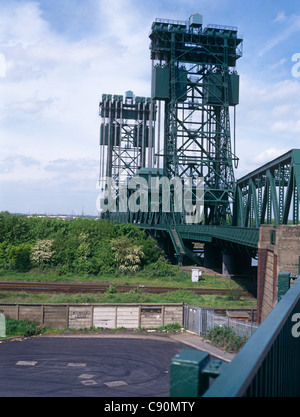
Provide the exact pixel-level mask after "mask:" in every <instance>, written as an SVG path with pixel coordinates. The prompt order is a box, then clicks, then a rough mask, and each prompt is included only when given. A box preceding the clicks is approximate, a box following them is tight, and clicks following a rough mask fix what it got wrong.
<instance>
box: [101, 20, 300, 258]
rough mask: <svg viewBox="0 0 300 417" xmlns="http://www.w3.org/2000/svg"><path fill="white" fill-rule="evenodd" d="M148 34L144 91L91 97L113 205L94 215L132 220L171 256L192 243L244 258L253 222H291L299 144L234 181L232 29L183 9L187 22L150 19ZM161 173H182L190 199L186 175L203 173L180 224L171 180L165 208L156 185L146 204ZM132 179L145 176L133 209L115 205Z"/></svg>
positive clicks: (254, 243) (237, 40) (297, 193)
mask: <svg viewBox="0 0 300 417" xmlns="http://www.w3.org/2000/svg"><path fill="white" fill-rule="evenodd" d="M150 39H151V45H150V51H151V59H152V86H151V87H152V88H151V99H148V98H140V97H134V96H133V95H131V94H129V95H127V96H126V99H125V103H123V98H122V96H107V95H104V96H103V100H102V102H101V103H100V115H101V117H102V123H101V134H100V145H101V146H100V147H101V155H102V156H101V165H100V171H101V172H102V176H103V175H104V176H105V175H106V176H108V177H112V178H113V179H114V181H115V183H116V188H117V194H116V195H117V202H116V209H115V210H112V211H110V212H106V213H104V214H102V215H103V216H107V217H109V218H110V219H111V220H112V221H117V222H120V223H121V222H122V223H123V222H124V223H133V224H136V225H138V226H139V227H141V228H144V229H145V230H147V231H148V232H149V233H151V234H152V235H154V236H155V237H157V238H158V239H160V240H165V239H167V238H168V239H169V241H170V242H171V244H172V246H173V248H174V249H173V250H175V252H176V254H177V255H178V257H179V258H180V259H182V257H184V256H187V257H189V258H190V259H192V261H193V262H197V263H199V258H198V257H196V256H195V255H194V253H193V251H192V248H193V242H204V243H205V244H206V245H207V246H208V247H209V245H211V246H212V247H213V248H216V247H218V248H221V250H223V251H224V250H226V249H227V248H231V249H233V250H234V251H236V250H240V251H241V250H242V251H244V252H247V254H249V256H251V257H254V256H255V255H256V252H257V247H258V239H259V227H260V225H262V224H265V223H267V224H273V225H274V226H275V227H276V226H277V225H280V224H288V223H291V224H299V198H300V189H299V187H300V150H291V151H290V152H288V153H286V154H284V155H282V156H281V157H279V158H277V159H275V160H274V161H271V162H269V163H268V164H265V165H264V166H262V167H260V168H258V169H257V170H255V171H253V172H251V173H249V174H248V175H246V176H244V177H243V178H241V179H239V180H237V181H236V180H235V178H234V167H236V166H237V162H238V158H237V157H236V155H235V152H234V149H233V150H232V145H231V127H230V120H231V115H230V112H229V109H230V108H233V110H234V121H235V108H236V105H237V104H238V102H239V76H238V74H237V71H236V68H235V65H236V61H237V59H238V58H240V57H241V55H242V39H241V37H239V36H238V34H237V29H236V28H234V27H226V26H216V25H209V26H207V27H206V28H203V27H202V17H201V16H200V15H192V16H191V18H190V20H189V22H182V21H170V20H165V19H156V21H155V22H153V24H152V28H151V33H150ZM162 115H163V117H162ZM161 136H163V139H162V140H161ZM233 148H234V147H233ZM165 177H166V178H168V180H170V181H171V180H172V179H174V178H179V180H180V181H181V184H183V183H184V181H185V179H186V178H191V179H192V181H193V183H192V186H191V189H192V194H191V196H190V197H189V198H190V199H191V200H192V201H193V202H194V203H195V200H197V195H196V193H195V181H196V180H197V179H199V178H200V177H201V178H203V181H204V190H203V195H202V201H203V206H204V209H203V213H202V214H203V215H202V216H201V217H199V218H198V219H196V220H195V221H193V222H192V223H187V222H186V217H185V215H184V214H185V213H184V208H183V209H182V212H178V211H176V210H175V187H173V188H172V187H171V191H170V205H169V209H168V210H163V209H162V208H163V195H162V193H161V188H159V191H158V194H159V198H158V201H156V209H155V210H153V207H154V206H153V201H152V195H150V192H149V190H150V189H151V184H152V180H153V179H156V180H158V181H160V180H161V179H162V178H165ZM132 178H133V179H134V178H140V179H143V181H144V183H143V184H146V185H148V191H146V192H144V194H143V193H142V192H141V193H140V194H139V197H138V198H136V200H139V201H141V200H142V199H144V200H143V201H144V204H143V205H140V208H139V209H138V210H134V211H132V210H129V209H128V208H127V209H125V210H124V205H123V206H122V209H121V202H122V201H124V199H125V201H126V202H127V201H128V198H130V196H132V194H133V191H132V190H131V191H130V190H129V189H128V188H127V185H128V180H129V179H132ZM141 189H142V187H141V186H140V190H141ZM121 196H122V198H121ZM122 199H123V200H122ZM145 201H146V203H145Z"/></svg>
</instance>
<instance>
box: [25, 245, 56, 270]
mask: <svg viewBox="0 0 300 417" xmlns="http://www.w3.org/2000/svg"><path fill="white" fill-rule="evenodd" d="M52 245H53V240H51V239H44V240H38V241H37V242H36V244H35V245H34V247H33V248H32V255H31V259H32V261H33V262H35V263H36V264H38V265H44V264H47V263H49V262H50V260H51V258H52V255H53V253H54V251H53V250H51V249H52Z"/></svg>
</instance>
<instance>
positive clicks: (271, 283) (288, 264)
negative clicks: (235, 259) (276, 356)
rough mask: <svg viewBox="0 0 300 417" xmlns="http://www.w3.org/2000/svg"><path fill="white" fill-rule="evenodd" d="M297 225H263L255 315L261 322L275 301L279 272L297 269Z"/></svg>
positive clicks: (299, 227) (299, 244) (299, 234)
mask: <svg viewBox="0 0 300 417" xmlns="http://www.w3.org/2000/svg"><path fill="white" fill-rule="evenodd" d="M299 255H300V225H279V226H276V227H275V226H273V225H262V226H261V227H260V229H259V242H258V266H257V318H258V321H259V322H262V321H263V320H264V319H265V318H266V317H267V315H268V314H269V313H270V312H271V311H272V309H273V308H274V307H275V305H276V304H277V300H278V288H277V285H278V273H279V272H289V273H291V274H294V275H297V274H298V273H299Z"/></svg>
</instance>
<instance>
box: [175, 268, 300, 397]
mask: <svg viewBox="0 0 300 417" xmlns="http://www.w3.org/2000/svg"><path fill="white" fill-rule="evenodd" d="M279 275H280V274H279ZM286 275H287V274H286V273H285V278H286ZM288 275H289V274H288ZM279 281H280V279H279ZM299 353H300V276H297V279H296V281H295V282H294V284H293V285H292V286H291V288H289V289H288V291H287V292H286V294H285V295H284V296H283V297H282V298H281V300H280V301H279V302H278V304H277V305H276V306H275V307H274V309H273V310H272V311H271V313H270V314H269V315H268V316H267V317H266V319H265V320H264V321H263V323H262V324H261V325H260V326H259V328H258V329H257V330H256V331H255V333H254V334H253V335H252V336H251V337H250V339H249V340H248V341H247V342H246V344H245V345H244V346H243V348H242V349H241V350H240V352H239V353H238V354H237V355H236V356H235V357H234V359H233V360H232V362H231V363H228V364H226V366H221V365H222V364H219V363H217V364H215V363H214V362H215V361H210V362H209V358H208V356H209V355H208V353H206V354H204V352H200V351H196V350H192V351H183V353H182V355H181V354H177V355H176V356H175V357H174V358H173V360H172V363H171V384H170V394H171V396H174V397H176V396H194V397H300V378H299V375H300V355H299ZM212 369H214V374H213V373H212ZM179 376H180V378H179ZM209 376H213V377H214V378H216V379H215V381H214V382H213V384H212V385H211V386H210V387H209V384H208V377H209Z"/></svg>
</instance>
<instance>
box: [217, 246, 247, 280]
mask: <svg viewBox="0 0 300 417" xmlns="http://www.w3.org/2000/svg"><path fill="white" fill-rule="evenodd" d="M251 259H252V258H251V256H250V255H249V254H247V253H246V251H245V252H240V251H238V250H233V249H229V248H225V249H223V252H222V275H223V276H225V277H226V278H230V276H231V275H243V274H245V275H247V274H249V271H250V268H251Z"/></svg>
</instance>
